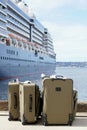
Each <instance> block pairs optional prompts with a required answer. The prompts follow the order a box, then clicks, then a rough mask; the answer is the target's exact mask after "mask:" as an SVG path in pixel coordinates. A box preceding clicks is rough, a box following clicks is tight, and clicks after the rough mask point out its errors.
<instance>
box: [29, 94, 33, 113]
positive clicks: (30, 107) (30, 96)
mask: <svg viewBox="0 0 87 130" xmlns="http://www.w3.org/2000/svg"><path fill="white" fill-rule="evenodd" d="M32 104H33V98H32V95H31V94H30V95H29V112H32Z"/></svg>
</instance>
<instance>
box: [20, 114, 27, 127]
mask: <svg viewBox="0 0 87 130" xmlns="http://www.w3.org/2000/svg"><path fill="white" fill-rule="evenodd" d="M21 122H22V125H25V124H26V120H25V117H24V114H23V116H22V121H21Z"/></svg>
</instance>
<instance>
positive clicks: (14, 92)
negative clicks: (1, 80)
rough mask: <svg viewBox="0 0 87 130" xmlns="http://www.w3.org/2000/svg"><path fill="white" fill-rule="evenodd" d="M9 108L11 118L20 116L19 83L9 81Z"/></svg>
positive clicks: (14, 118)
mask: <svg viewBox="0 0 87 130" xmlns="http://www.w3.org/2000/svg"><path fill="white" fill-rule="evenodd" d="M8 110H9V120H16V119H18V118H19V83H9V89H8Z"/></svg>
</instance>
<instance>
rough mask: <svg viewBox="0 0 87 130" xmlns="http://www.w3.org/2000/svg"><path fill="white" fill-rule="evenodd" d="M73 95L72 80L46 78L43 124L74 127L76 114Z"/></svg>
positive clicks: (44, 84)
mask: <svg viewBox="0 0 87 130" xmlns="http://www.w3.org/2000/svg"><path fill="white" fill-rule="evenodd" d="M73 95H74V94H73V80H72V79H65V78H63V77H61V78H58V77H57V78H45V79H44V80H43V116H42V121H43V124H44V125H48V124H69V125H72V121H73V119H74V116H75V112H76V102H75V104H74V98H73ZM74 105H75V106H74Z"/></svg>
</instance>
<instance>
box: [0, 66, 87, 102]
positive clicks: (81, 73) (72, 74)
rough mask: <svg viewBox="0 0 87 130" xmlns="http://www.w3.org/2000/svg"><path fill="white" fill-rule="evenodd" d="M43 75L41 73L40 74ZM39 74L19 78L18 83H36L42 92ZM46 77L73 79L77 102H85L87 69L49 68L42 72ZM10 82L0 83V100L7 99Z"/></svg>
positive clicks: (86, 96) (86, 99) (86, 98)
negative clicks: (52, 75) (51, 75)
mask: <svg viewBox="0 0 87 130" xmlns="http://www.w3.org/2000/svg"><path fill="white" fill-rule="evenodd" d="M41 73H43V72H41ZM41 73H37V74H35V72H34V73H33V74H32V75H30V76H26V78H24V77H21V79H20V81H25V80H31V81H33V82H35V83H37V84H38V85H39V86H40V89H41V90H42V82H41ZM44 73H45V74H46V75H49V74H57V75H62V76H65V77H67V78H72V79H73V86H74V88H75V89H76V90H77V91H78V101H87V78H86V76H87V68H86V67H76V68H74V67H55V68H49V69H48V70H46V71H44ZM10 80H12V79H9V80H3V81H0V100H7V99H8V82H9V81H10Z"/></svg>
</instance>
